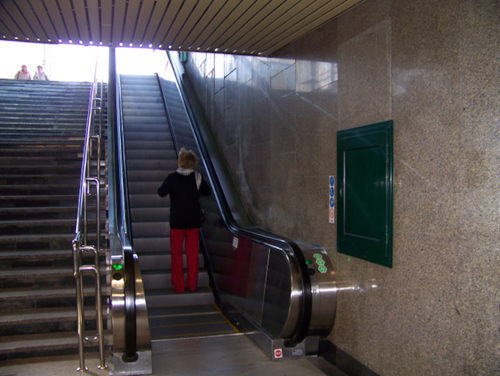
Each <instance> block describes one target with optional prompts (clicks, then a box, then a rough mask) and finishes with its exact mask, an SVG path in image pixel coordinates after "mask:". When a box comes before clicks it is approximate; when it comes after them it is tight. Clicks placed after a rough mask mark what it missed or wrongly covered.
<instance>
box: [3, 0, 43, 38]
mask: <svg viewBox="0 0 500 376" xmlns="http://www.w3.org/2000/svg"><path fill="white" fill-rule="evenodd" d="M2 5H3V6H4V8H5V10H6V11H7V12H8V13H9V15H10V17H9V18H12V19H13V20H14V23H15V25H16V29H19V30H20V31H21V35H22V36H21V37H19V40H22V41H26V40H31V41H33V42H36V36H35V34H34V33H33V31H32V30H31V28H30V27H29V25H28V23H27V22H26V19H25V18H24V17H23V15H22V14H21V12H20V11H19V9H18V7H17V6H16V4H15V3H14V2H13V1H12V0H4V1H2ZM14 30H15V29H14Z"/></svg>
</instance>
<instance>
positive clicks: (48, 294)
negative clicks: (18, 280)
mask: <svg viewBox="0 0 500 376" xmlns="http://www.w3.org/2000/svg"><path fill="white" fill-rule="evenodd" d="M75 286H76V285H75ZM75 286H63V287H61V286H59V287H53V286H52V287H27V288H11V289H2V290H0V301H9V300H19V299H42V298H43V299H51V298H72V297H76V287H75ZM101 291H102V295H103V296H109V295H111V288H110V287H109V286H103V287H102V289H101ZM83 293H84V295H85V296H95V287H93V286H92V287H84V289H83Z"/></svg>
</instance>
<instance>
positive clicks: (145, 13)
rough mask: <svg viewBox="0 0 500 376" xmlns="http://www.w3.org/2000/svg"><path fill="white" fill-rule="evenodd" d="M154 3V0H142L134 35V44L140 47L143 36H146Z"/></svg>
mask: <svg viewBox="0 0 500 376" xmlns="http://www.w3.org/2000/svg"><path fill="white" fill-rule="evenodd" d="M153 5H154V0H143V1H142V5H141V9H140V12H139V15H138V18H137V24H136V26H135V32H134V35H133V36H132V44H133V45H134V47H138V46H139V45H140V44H141V43H142V38H143V37H144V33H145V31H146V26H147V25H148V21H149V17H150V16H151V10H152V9H153Z"/></svg>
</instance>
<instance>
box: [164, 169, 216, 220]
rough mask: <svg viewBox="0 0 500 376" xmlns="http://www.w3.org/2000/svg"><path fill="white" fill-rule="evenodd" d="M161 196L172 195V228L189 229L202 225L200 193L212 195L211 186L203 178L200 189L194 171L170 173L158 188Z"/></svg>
mask: <svg viewBox="0 0 500 376" xmlns="http://www.w3.org/2000/svg"><path fill="white" fill-rule="evenodd" d="M158 194H159V195H160V196H161V197H165V196H166V195H170V228H173V229H187V228H200V227H201V216H200V214H201V213H200V211H201V207H200V204H199V201H198V199H199V198H200V195H203V196H210V194H211V189H210V186H209V185H208V184H207V183H206V182H205V180H203V179H202V180H201V184H200V189H199V190H198V188H197V187H196V177H195V174H194V172H192V173H190V174H189V175H181V174H179V173H177V172H174V173H172V174H169V175H168V176H167V178H166V179H165V181H164V182H163V184H162V186H161V187H160V188H158Z"/></svg>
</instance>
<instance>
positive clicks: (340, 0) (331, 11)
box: [264, 0, 359, 55]
mask: <svg viewBox="0 0 500 376" xmlns="http://www.w3.org/2000/svg"><path fill="white" fill-rule="evenodd" d="M358 2H359V1H358V0H348V1H344V0H337V1H335V2H331V3H329V4H327V5H326V6H325V7H324V9H322V10H320V11H321V15H318V14H314V15H311V16H309V17H308V19H304V20H302V21H301V25H296V26H295V27H294V28H293V30H295V32H293V33H292V34H290V35H289V36H288V37H287V38H285V39H281V40H280V42H279V43H278V44H274V45H272V46H264V50H266V49H269V48H272V50H273V51H276V50H279V49H280V48H282V47H284V46H286V45H287V44H288V43H291V42H293V41H294V40H295V39H297V38H299V37H300V36H301V35H304V34H306V33H308V32H309V31H311V30H314V29H315V28H317V27H319V26H321V25H322V24H324V23H325V22H327V21H328V20H330V19H332V18H334V17H335V16H338V15H339V14H340V13H342V12H344V11H346V10H347V9H349V8H351V7H352V6H354V5H356V4H357V3H358ZM334 3H335V4H334ZM293 30H290V31H293ZM265 54H266V53H264V55H265Z"/></svg>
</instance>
